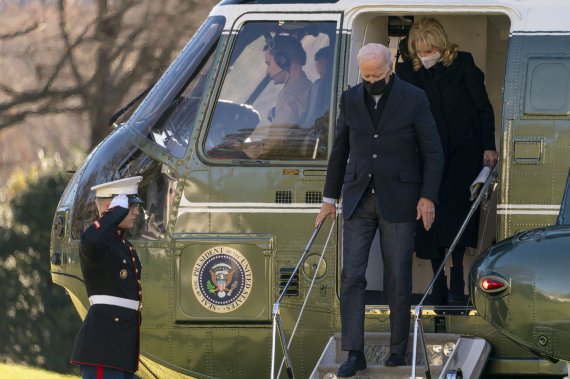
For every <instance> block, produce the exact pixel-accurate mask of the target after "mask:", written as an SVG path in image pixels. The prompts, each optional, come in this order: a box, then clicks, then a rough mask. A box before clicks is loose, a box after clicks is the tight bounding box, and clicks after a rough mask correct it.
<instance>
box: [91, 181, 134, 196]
mask: <svg viewBox="0 0 570 379" xmlns="http://www.w3.org/2000/svg"><path fill="white" fill-rule="evenodd" d="M142 178H143V177H142V176H131V177H130V178H124V179H119V180H114V181H112V182H107V183H103V184H97V185H96V186H93V187H91V190H92V191H95V196H96V197H112V196H114V195H127V196H128V195H136V194H137V193H138V187H139V182H140V181H141V180H142Z"/></svg>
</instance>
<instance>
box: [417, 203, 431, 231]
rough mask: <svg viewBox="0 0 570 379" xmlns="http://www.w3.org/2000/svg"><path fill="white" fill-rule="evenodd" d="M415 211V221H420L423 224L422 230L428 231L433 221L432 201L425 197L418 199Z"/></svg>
mask: <svg viewBox="0 0 570 379" xmlns="http://www.w3.org/2000/svg"><path fill="white" fill-rule="evenodd" d="M416 209H417V211H418V212H417V217H416V220H419V219H420V218H421V219H422V221H423V223H424V228H425V229H426V230H429V229H430V228H431V226H432V224H433V221H434V220H435V206H434V205H433V201H431V200H430V199H428V198H426V197H422V198H420V201H418V206H417V207H416Z"/></svg>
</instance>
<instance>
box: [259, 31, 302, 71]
mask: <svg viewBox="0 0 570 379" xmlns="http://www.w3.org/2000/svg"><path fill="white" fill-rule="evenodd" d="M268 47H269V50H270V52H271V55H273V59H275V63H276V64H277V66H279V67H280V68H281V69H282V70H285V71H289V70H290V69H291V58H292V56H294V55H296V56H297V60H298V61H299V63H300V64H301V65H304V64H305V63H306V60H307V54H306V53H305V50H303V47H302V45H301V43H300V42H299V41H297V40H296V39H295V38H293V37H290V36H282V35H278V36H275V37H274V38H272V39H270V40H269V42H268Z"/></svg>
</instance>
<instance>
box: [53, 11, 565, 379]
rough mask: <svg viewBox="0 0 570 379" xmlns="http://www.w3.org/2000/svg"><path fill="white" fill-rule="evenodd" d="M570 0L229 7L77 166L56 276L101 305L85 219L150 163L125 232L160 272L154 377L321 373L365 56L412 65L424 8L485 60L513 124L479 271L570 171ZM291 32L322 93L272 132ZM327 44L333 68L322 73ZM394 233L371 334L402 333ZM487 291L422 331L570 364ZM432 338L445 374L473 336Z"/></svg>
mask: <svg viewBox="0 0 570 379" xmlns="http://www.w3.org/2000/svg"><path fill="white" fill-rule="evenodd" d="M567 8H568V5H567V4H566V3H565V2H563V1H560V0H541V1H539V0H500V1H490V0H479V1H477V2H472V1H467V0H439V1H422V2H418V1H416V0H392V1H389V2H386V1H378V0H359V1H350V0H337V1H334V0H314V1H304V2H300V1H299V2H294V1H285V0H281V1H279V0H223V1H221V2H220V3H219V4H218V5H217V6H215V7H214V8H213V9H212V11H211V12H210V14H209V16H208V18H207V19H206V20H205V21H204V22H203V24H202V26H201V27H200V29H199V30H198V31H197V32H196V34H195V35H194V36H193V37H192V38H191V39H190V41H189V42H188V43H187V45H186V46H185V47H184V48H183V49H182V51H181V52H180V54H179V55H178V56H177V57H176V58H175V59H174V61H173V62H172V64H171V65H170V67H169V68H168V69H167V70H166V71H165V72H164V74H163V75H162V77H161V78H160V79H159V81H158V82H157V83H155V84H154V85H153V86H152V88H151V89H150V90H149V91H147V92H145V93H144V95H143V96H140V97H139V98H138V99H137V101H134V102H133V104H132V105H133V109H134V110H133V111H132V113H131V114H129V116H128V117H125V119H121V120H120V121H118V122H117V127H116V128H115V129H114V131H113V132H112V133H111V134H110V135H109V136H108V137H107V138H106V139H105V140H104V141H102V142H101V143H100V144H99V145H98V146H97V147H96V148H94V149H93V151H91V153H90V154H89V155H88V156H87V158H86V160H85V162H84V163H83V164H82V166H81V167H80V168H79V169H78V170H77V171H76V172H75V174H74V175H73V177H72V179H71V180H70V182H69V184H68V186H67V188H66V190H65V192H64V193H63V195H62V197H61V199H60V202H59V204H58V208H57V211H56V213H55V215H54V221H53V228H52V236H51V243H50V254H51V255H50V257H51V261H50V265H51V275H52V279H53V281H54V283H56V284H59V285H61V286H63V287H64V288H65V289H66V290H67V292H68V293H69V296H70V299H71V301H72V302H73V304H74V306H75V308H76V310H77V312H78V313H79V315H80V316H81V317H82V318H83V317H85V315H86V312H87V309H88V307H89V302H88V299H87V294H86V291H85V288H84V284H83V281H82V276H81V270H80V265H79V254H78V250H79V240H80V236H81V233H82V232H83V231H84V230H85V229H86V228H87V226H89V225H90V224H91V223H93V222H94V220H95V219H96V217H97V212H96V208H95V204H94V193H93V192H92V191H91V187H92V186H94V185H97V184H99V183H103V182H107V181H111V180H115V179H120V178H124V177H128V176H134V175H140V176H142V177H143V180H142V181H141V183H140V184H139V194H140V196H141V197H142V198H143V200H144V201H145V205H144V213H142V214H141V217H140V219H139V220H138V222H137V225H136V227H135V228H133V230H131V231H129V233H128V235H127V237H128V238H129V240H130V241H132V243H133V245H134V246H135V247H136V249H137V252H138V253H139V256H140V259H141V263H142V266H143V271H144V275H143V278H142V286H143V288H144V294H143V302H144V309H143V319H144V322H143V323H142V325H141V331H140V332H141V350H140V352H141V366H140V369H139V372H138V373H137V374H138V375H140V376H141V377H145V378H187V377H195V378H230V377H231V378H237V377H239V378H252V377H267V376H272V377H273V376H275V377H286V376H289V377H290V376H291V374H292V373H293V372H294V375H295V376H297V377H303V378H304V377H322V376H323V375H324V374H327V372H328V371H327V370H329V369H330V372H333V371H332V369H333V368H334V367H333V368H330V367H329V368H325V369H323V370H324V371H318V370H317V369H316V367H317V366H318V365H319V364H321V363H322V362H324V361H323V358H324V357H326V356H329V355H331V356H333V355H335V354H337V353H335V352H333V353H327V349H329V348H331V347H332V348H334V344H335V341H336V340H335V338H336V337H335V335H336V334H337V333H338V331H339V330H340V311H339V288H340V270H341V262H342V256H341V255H342V232H341V231H342V220H341V219H338V220H336V222H327V223H326V224H325V225H323V226H322V227H321V231H320V232H318V233H315V234H314V235H313V236H311V232H312V231H313V230H314V220H315V217H316V215H317V214H318V212H319V209H320V206H321V201H322V190H323V185H324V180H325V174H326V167H327V159H328V156H329V154H330V151H331V148H332V142H333V137H334V128H335V118H336V115H337V113H338V112H337V111H338V109H337V106H338V101H339V98H340V94H341V93H342V91H343V90H344V89H346V88H347V87H348V86H351V85H355V84H357V83H358V82H359V81H360V80H361V79H360V74H359V71H358V65H357V61H356V55H357V52H358V50H359V49H360V47H362V46H363V45H364V44H366V43H369V42H377V43H382V44H385V45H387V46H389V47H390V48H391V49H392V51H393V53H394V54H393V55H394V57H395V61H396V62H395V64H396V63H397V61H398V60H399V59H401V57H399V54H398V45H399V42H400V41H401V40H402V38H404V37H405V36H406V34H407V31H408V30H409V28H410V26H411V24H412V23H413V20H414V19H416V18H418V19H419V18H421V17H434V18H437V19H438V20H439V21H440V22H441V23H442V25H443V26H444V27H445V29H446V30H447V32H448V34H449V35H450V37H451V39H452V41H453V42H455V43H457V44H458V45H459V46H460V47H461V49H464V50H468V51H470V52H471V53H472V55H473V57H474V59H475V61H476V63H477V66H478V67H479V68H481V70H482V71H483V72H484V73H485V77H486V87H487V91H488V94H489V98H490V101H491V103H492V105H493V109H494V112H495V119H496V120H500V124H499V123H498V124H497V125H496V128H495V130H496V139H497V141H499V142H500V143H499V144H498V146H500V148H499V150H500V161H499V162H500V163H499V164H500V167H499V176H498V180H497V190H496V192H495V194H494V195H493V196H492V197H491V198H490V201H489V204H488V206H487V207H486V208H485V209H484V210H483V212H482V214H481V216H482V217H481V220H480V233H479V235H480V243H479V247H478V248H477V249H476V250H475V249H474V250H471V251H468V252H467V254H466V257H465V263H464V264H465V266H466V267H469V266H470V265H471V264H472V263H473V262H480V259H482V258H479V256H483V255H482V254H485V253H482V251H483V250H485V249H486V248H488V247H491V248H492V246H493V245H494V244H497V243H501V241H503V240H507V239H509V238H511V237H512V236H513V235H517V233H522V232H524V231H525V230H529V229H534V228H540V227H545V226H548V225H552V224H554V223H555V222H556V218H557V216H558V213H559V210H560V204H561V201H562V197H563V193H564V183H563V178H565V177H566V174H567V172H568V169H569V168H570V160H568V159H566V158H567V157H568V154H569V152H568V146H570V144H568V141H569V140H570V137H569V135H570V132H569V131H570V128H569V125H570V119H569V116H568V115H569V114H570V100H569V99H570V97H569V95H568V91H567V88H568V87H569V86H568V84H569V83H568V81H569V80H570V74H569V73H570V60H569V58H568V48H567V47H568V42H569V39H570V29H569V27H568V25H567V20H566V17H565V15H567V14H568V12H565V10H568V9H567ZM279 36H287V37H288V38H292V39H295V40H296V41H297V42H298V44H299V45H300V46H301V47H302V49H303V51H304V53H305V59H304V62H303V63H302V70H303V72H304V75H305V76H306V79H307V82H308V83H310V90H309V93H311V91H313V93H314V95H313V96H307V98H306V102H305V103H304V106H306V110H305V111H304V112H302V113H303V116H302V117H300V118H299V119H297V120H296V121H295V122H294V123H293V125H292V126H291V125H288V126H287V127H281V128H279V127H277V128H274V130H277V132H269V131H268V130H270V129H269V127H271V118H272V117H271V115H272V114H273V113H274V112H275V110H274V109H275V104H276V103H277V102H278V100H279V96H280V93H281V91H282V90H283V84H280V83H277V82H276V81H275V80H273V79H272V77H271V76H269V75H268V74H267V72H266V62H265V60H264V51H265V50H266V49H276V48H277V49H278V47H276V46H272V45H273V44H274V43H275V41H277V39H278V37H279ZM322 49H326V51H328V55H327V59H326V64H325V65H326V72H328V75H323V74H322V73H321V71H320V70H319V69H318V68H317V65H318V62H317V61H318V59H317V58H316V56H317V55H318V54H317V53H318V52H319V51H321V50H322ZM282 54H283V55H284V58H283V60H282V62H281V66H280V67H281V70H285V71H287V70H292V68H291V66H292V65H291V62H290V61H291V59H292V58H291V57H290V56H288V53H287V52H286V51H282ZM317 82H318V83H320V86H316V85H315V83H317ZM317 100H319V101H317ZM135 106H136V107H135ZM561 178H562V180H560V179H561ZM310 237H311V248H310V249H308V248H307V244H306V243H307V240H309V238H310ZM313 237H314V238H313ZM377 245H378V244H376V243H373V247H372V250H371V254H370V260H369V264H368V270H367V281H368V285H367V300H366V317H365V318H366V319H365V330H366V332H367V333H371V334H370V336H371V337H370V340H374V339H377V340H381V337H382V336H381V335H376V334H374V333H377V334H378V333H379V334H382V333H386V332H387V331H389V309H388V306H387V302H386V294H385V293H384V291H383V278H382V275H381V274H380V273H381V272H382V262H381V258H380V256H381V255H380V252H379V249H378V248H377V247H376V246H377ZM533 248H535V249H539V248H540V245H539V244H538V243H537V244H536V245H535V246H534V247H533ZM304 250H305V252H306V254H301V252H303V251H304ZM300 258H302V260H300ZM474 267H475V266H474ZM413 275H414V282H413V295H414V296H413V299H414V301H415V302H417V301H419V299H420V298H421V297H422V296H423V295H424V289H425V288H426V285H427V284H428V283H429V282H430V280H431V279H432V271H431V266H430V264H429V262H428V261H422V260H419V259H415V260H414V266H413ZM470 287H471V286H470ZM474 291H475V290H474V289H472V293H474ZM278 299H279V310H278V311H276V310H275V303H276V301H277V300H278ZM478 304H482V303H478V302H477V301H474V304H471V303H468V304H465V305H464V306H461V307H458V308H459V309H453V307H450V309H447V310H444V311H443V312H442V311H441V309H436V307H435V306H432V307H430V306H429V302H428V304H427V306H426V307H425V308H424V312H423V313H422V316H421V325H422V327H423V329H424V330H425V331H427V332H429V333H430V334H433V335H435V336H436V337H437V336H438V334H439V335H440V336H443V335H453V336H459V337H461V338H463V340H466V339H468V338H469V337H477V338H479V339H481V340H484V341H485V343H486V344H488V346H491V347H492V351H491V352H489V351H488V350H487V353H486V355H485V356H484V359H480V361H481V362H482V363H481V367H480V370H479V372H483V371H482V370H484V373H485V375H522V374H533V375H559V376H560V375H563V374H565V373H566V365H565V364H564V362H562V361H560V362H554V359H550V358H551V357H550V356H549V355H548V354H546V355H545V354H542V353H541V354H538V355H537V354H536V352H537V351H538V350H536V349H535V351H529V349H527V348H524V347H522V346H521V343H520V341H517V340H516V339H514V338H512V335H510V336H509V334H508V333H507V334H503V333H497V325H496V324H494V323H493V322H490V321H489V320H488V319H487V318H486V317H485V315H484V313H481V312H482V311H481V310H480V309H479V307H478ZM506 306H508V308H509V309H511V310H512V312H516V311H517V307H525V306H526V303H524V302H518V301H517V299H512V300H511V301H510V302H509V303H508V304H507V305H506ZM411 313H413V310H411ZM276 314H278V315H279V320H280V323H282V331H283V335H284V336H285V337H286V340H287V342H288V343H287V344H283V345H286V346H284V347H283V349H278V348H276V346H275V345H276V343H275V340H276V337H275V334H276V330H275V329H276V328H275V319H276ZM373 334H374V335H373ZM450 338H451V337H450ZM453 338H456V337H453ZM435 340H437V338H435ZM282 342H283V339H282ZM379 343H380V342H379ZM424 345H426V346H425V347H426V350H429V354H430V356H429V360H430V361H432V363H433V362H435V361H439V362H440V363H439V366H440V369H439V372H442V375H445V374H446V372H445V371H443V370H444V367H443V366H444V363H445V362H448V361H450V360H451V358H450V357H452V354H453V350H454V348H453V346H455V342H454V341H451V342H450V341H443V340H437V341H436V342H433V343H432V342H426V343H424ZM455 350H456V351H459V350H461V349H455ZM539 352H544V351H543V350H540V351H539ZM565 354H567V353H565ZM286 358H287V359H286ZM546 358H548V359H546ZM284 360H287V362H286V363H287V370H282V367H283V363H282V362H283V361H284ZM279 363H281V366H279ZM372 365H373V364H372ZM276 366H277V369H276V368H275V367H276ZM331 367H332V366H331ZM275 371H276V372H275ZM323 373H324V374H323ZM327 375H328V374H327ZM371 375H373V374H371ZM394 375H396V376H395V377H397V375H400V374H394ZM401 375H404V376H405V375H407V377H409V372H406V373H403V372H402V373H401ZM429 375H430V373H429V369H428V371H427V374H426V377H427V376H429ZM434 375H435V374H434ZM386 377H387V376H386ZM474 377H475V376H474Z"/></svg>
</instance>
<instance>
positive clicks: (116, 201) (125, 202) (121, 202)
mask: <svg viewBox="0 0 570 379" xmlns="http://www.w3.org/2000/svg"><path fill="white" fill-rule="evenodd" d="M113 207H121V208H126V209H129V198H128V197H127V195H117V196H115V197H114V198H113V200H111V204H109V209H111V208H113Z"/></svg>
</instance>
